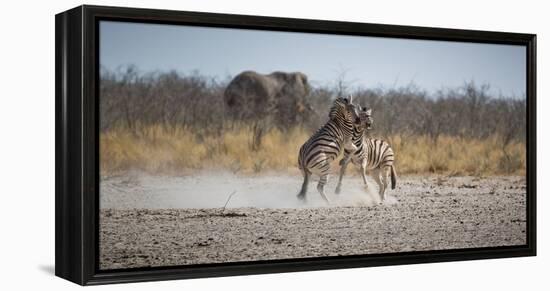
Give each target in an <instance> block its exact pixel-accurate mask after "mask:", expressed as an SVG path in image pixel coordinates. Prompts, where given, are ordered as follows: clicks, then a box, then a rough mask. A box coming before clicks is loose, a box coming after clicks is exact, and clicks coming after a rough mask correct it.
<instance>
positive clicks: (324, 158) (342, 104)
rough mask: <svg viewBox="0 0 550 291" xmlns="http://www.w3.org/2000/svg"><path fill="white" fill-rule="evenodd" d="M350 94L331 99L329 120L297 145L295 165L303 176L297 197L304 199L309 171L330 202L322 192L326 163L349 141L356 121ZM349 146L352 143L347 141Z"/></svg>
mask: <svg viewBox="0 0 550 291" xmlns="http://www.w3.org/2000/svg"><path fill="white" fill-rule="evenodd" d="M352 99H353V98H352V96H351V95H350V98H349V99H347V98H341V97H339V98H337V99H336V100H334V102H333V104H332V107H331V109H330V113H329V120H328V121H327V123H326V124H325V125H323V126H322V127H321V128H319V129H318V130H317V132H315V133H314V134H313V135H312V136H311V137H310V138H309V139H308V140H307V141H306V142H305V143H304V144H303V145H302V147H301V148H300V152H299V155H298V167H299V168H300V171H301V172H302V175H303V177H304V182H303V184H302V189H301V190H300V192H299V193H298V198H299V199H300V200H305V198H306V192H307V187H308V183H309V178H310V176H311V175H312V174H316V175H319V176H320V179H319V183H318V184H317V190H318V191H319V193H320V194H321V197H323V199H324V200H325V201H326V202H327V204H330V201H329V199H328V198H327V196H326V195H325V193H324V186H325V184H326V183H327V181H328V175H329V170H330V164H331V162H332V161H334V160H335V159H336V157H337V156H338V155H339V154H340V152H341V150H342V148H343V147H344V146H345V145H347V144H351V139H352V133H353V128H354V125H353V124H354V123H357V124H358V123H359V122H360V120H359V116H358V114H357V109H356V107H355V105H353V103H352ZM350 146H351V147H353V145H350Z"/></svg>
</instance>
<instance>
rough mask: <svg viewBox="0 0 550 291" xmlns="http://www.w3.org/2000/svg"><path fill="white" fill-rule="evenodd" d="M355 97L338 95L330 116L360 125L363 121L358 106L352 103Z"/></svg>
mask: <svg viewBox="0 0 550 291" xmlns="http://www.w3.org/2000/svg"><path fill="white" fill-rule="evenodd" d="M352 101H353V97H352V96H351V95H350V96H349V98H343V97H338V98H336V100H334V102H333V104H332V107H331V108H330V112H329V118H330V119H338V120H340V121H344V122H345V123H346V124H350V125H351V124H355V125H358V124H360V123H361V120H360V118H359V113H358V112H357V106H356V105H354V104H353V103H352Z"/></svg>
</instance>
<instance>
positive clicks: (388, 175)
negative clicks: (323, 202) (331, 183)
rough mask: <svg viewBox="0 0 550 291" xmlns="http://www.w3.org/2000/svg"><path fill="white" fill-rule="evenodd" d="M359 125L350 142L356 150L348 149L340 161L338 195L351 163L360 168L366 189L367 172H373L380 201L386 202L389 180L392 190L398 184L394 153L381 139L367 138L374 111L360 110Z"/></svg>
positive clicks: (356, 125)
mask: <svg viewBox="0 0 550 291" xmlns="http://www.w3.org/2000/svg"><path fill="white" fill-rule="evenodd" d="M359 119H360V122H359V124H355V125H354V131H353V136H352V139H351V141H350V143H352V144H353V145H354V147H355V149H353V148H351V149H350V150H348V148H350V147H346V149H345V150H344V158H343V159H342V160H341V161H340V166H341V168H340V177H339V178H338V185H337V186H336V191H335V192H336V194H339V193H340V190H341V187H342V178H343V177H344V174H345V172H346V167H347V165H348V164H349V162H350V161H351V162H352V163H353V164H354V165H356V166H359V171H360V173H361V177H362V178H363V182H364V183H365V187H368V186H367V177H366V175H367V171H368V170H373V177H374V180H375V181H376V183H377V184H378V187H379V191H378V193H379V195H380V199H381V200H382V201H384V199H385V191H386V189H387V188H388V180H389V179H391V188H392V189H395V185H396V183H397V181H396V180H397V177H396V176H397V174H396V173H395V166H394V164H393V162H394V153H393V149H392V148H391V146H390V145H389V144H388V143H387V142H385V141H383V140H380V139H373V138H369V137H368V136H367V131H368V130H369V129H371V126H372V123H373V120H372V109H367V108H366V107H361V108H360V109H359Z"/></svg>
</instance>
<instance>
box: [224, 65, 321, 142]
mask: <svg viewBox="0 0 550 291" xmlns="http://www.w3.org/2000/svg"><path fill="white" fill-rule="evenodd" d="M310 91H311V87H310V85H309V83H308V80H307V76H306V75H305V74H303V73H300V72H294V73H285V72H273V73H271V74H268V75H264V74H259V73H257V72H254V71H244V72H242V73H240V74H238V75H237V76H236V77H235V78H233V80H232V81H231V82H230V83H229V84H228V85H227V88H226V89H225V92H224V103H225V106H226V109H227V110H226V112H227V113H228V114H229V116H231V118H232V119H233V120H238V121H244V122H251V124H253V125H254V131H255V132H254V135H255V136H256V137H257V139H256V141H255V142H254V145H253V148H258V147H259V146H260V143H261V136H262V135H263V134H264V133H265V132H266V131H267V130H269V128H270V127H271V126H272V125H276V126H277V127H278V128H280V129H282V130H285V129H288V128H290V127H291V126H292V125H295V124H297V123H300V122H302V121H305V120H307V119H308V117H309V116H310V113H312V107H311V105H310V104H309V102H308V100H307V97H308V95H309V93H310Z"/></svg>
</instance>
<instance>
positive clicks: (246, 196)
mask: <svg viewBox="0 0 550 291" xmlns="http://www.w3.org/2000/svg"><path fill="white" fill-rule="evenodd" d="M336 179H337V177H336V176H331V179H329V183H328V184H327V185H326V186H325V193H327V196H328V197H329V199H330V200H331V203H330V205H329V204H327V203H326V202H325V201H324V200H323V199H322V198H321V196H320V195H319V193H318V192H317V189H316V185H317V181H316V180H313V181H311V183H310V185H309V189H308V193H307V200H306V201H305V202H304V201H300V200H299V199H298V198H297V197H296V194H297V193H298V192H299V190H300V187H301V185H302V178H301V177H300V176H290V175H281V174H273V175H265V174H264V175H258V176H241V175H234V174H231V173H227V172H207V173H200V174H195V175H189V176H181V177H180V176H151V175H145V174H140V173H133V174H130V175H125V176H120V177H109V178H102V180H101V185H100V197H101V198H100V207H101V208H112V209H133V208H148V209H167V208H220V207H224V205H225V204H226V203H227V206H226V208H241V207H256V208H311V207H335V206H341V207H342V206H343V207H345V206H373V205H377V204H380V198H379V196H378V193H377V192H378V188H377V185H376V183H374V181H371V183H369V187H368V188H367V189H365V187H364V186H363V182H362V180H361V179H359V178H358V177H353V176H350V177H344V182H343V186H342V192H341V193H340V194H334V189H335V187H336ZM233 192H234V194H233V195H232V196H231V194H232V193H233ZM229 196H231V197H230V199H229V201H228V198H229ZM395 203H397V200H396V199H395V198H394V197H392V196H391V190H389V191H388V192H386V201H385V202H384V204H390V205H391V204H395Z"/></svg>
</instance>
